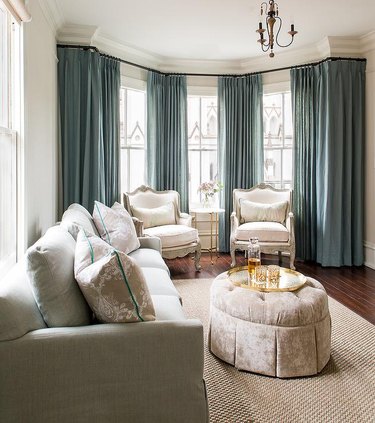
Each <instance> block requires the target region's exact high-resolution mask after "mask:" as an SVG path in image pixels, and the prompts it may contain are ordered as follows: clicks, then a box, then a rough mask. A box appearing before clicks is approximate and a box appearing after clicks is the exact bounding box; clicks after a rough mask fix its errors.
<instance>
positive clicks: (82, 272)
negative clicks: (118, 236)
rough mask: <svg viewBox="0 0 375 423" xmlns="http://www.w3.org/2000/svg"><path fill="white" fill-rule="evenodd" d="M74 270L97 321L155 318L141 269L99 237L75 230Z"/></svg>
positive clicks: (113, 321)
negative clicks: (76, 233)
mask: <svg viewBox="0 0 375 423" xmlns="http://www.w3.org/2000/svg"><path fill="white" fill-rule="evenodd" d="M74 272H75V278H76V280H77V282H78V285H79V287H80V289H81V291H82V293H83V295H84V297H85V299H86V301H87V303H88V304H89V306H90V308H91V310H92V311H93V312H94V314H95V316H96V318H97V319H98V321H100V322H102V323H129V322H144V321H150V320H155V310H154V305H153V303H152V299H151V295H150V293H149V290H148V287H147V284H146V280H145V278H144V276H143V273H142V270H141V268H140V267H139V266H138V264H137V263H136V262H135V260H134V259H132V258H131V257H129V256H127V255H126V254H124V253H123V252H121V251H117V250H115V249H113V248H112V247H111V246H110V245H109V244H107V243H106V242H105V241H103V240H102V239H100V238H99V237H97V236H95V235H92V234H86V233H85V232H84V231H80V232H79V234H78V237H77V246H76V253H75V263H74Z"/></svg>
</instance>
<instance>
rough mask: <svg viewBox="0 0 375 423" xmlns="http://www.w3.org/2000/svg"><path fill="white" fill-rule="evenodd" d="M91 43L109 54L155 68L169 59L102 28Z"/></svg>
mask: <svg viewBox="0 0 375 423" xmlns="http://www.w3.org/2000/svg"><path fill="white" fill-rule="evenodd" d="M91 45H93V46H95V47H97V48H98V49H99V50H101V51H103V52H105V53H107V54H109V55H112V56H116V57H118V58H120V59H123V60H126V61H129V62H134V63H137V64H140V65H142V66H147V67H152V68H155V69H159V66H160V65H161V64H162V63H164V62H165V61H166V60H168V59H167V58H165V57H163V56H160V55H157V54H154V53H150V52H148V51H146V50H142V49H140V48H137V47H133V46H131V45H129V44H125V43H123V42H121V41H119V40H117V39H115V38H113V37H111V36H109V35H108V34H105V33H103V32H102V31H101V30H100V29H99V30H98V31H97V32H96V33H95V34H94V36H93V37H92V40H91Z"/></svg>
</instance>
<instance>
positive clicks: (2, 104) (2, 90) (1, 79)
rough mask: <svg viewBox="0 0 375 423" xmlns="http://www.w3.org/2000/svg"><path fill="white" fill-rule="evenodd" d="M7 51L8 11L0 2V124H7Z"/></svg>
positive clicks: (5, 125) (6, 125)
mask: <svg viewBox="0 0 375 423" xmlns="http://www.w3.org/2000/svg"><path fill="white" fill-rule="evenodd" d="M8 68H9V51H8V13H7V12H6V10H5V9H4V8H3V6H2V5H1V2H0V126H4V127H8V125H9V118H8V112H9V98H8V86H9V74H8Z"/></svg>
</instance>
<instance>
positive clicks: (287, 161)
mask: <svg viewBox="0 0 375 423" xmlns="http://www.w3.org/2000/svg"><path fill="white" fill-rule="evenodd" d="M292 176H293V151H292V150H291V149H284V150H283V181H291V180H292Z"/></svg>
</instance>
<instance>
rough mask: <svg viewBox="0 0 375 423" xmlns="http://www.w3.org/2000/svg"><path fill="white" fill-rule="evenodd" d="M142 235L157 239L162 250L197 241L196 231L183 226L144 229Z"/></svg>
mask: <svg viewBox="0 0 375 423" xmlns="http://www.w3.org/2000/svg"><path fill="white" fill-rule="evenodd" d="M144 233H145V234H146V235H149V236H157V237H159V238H160V240H161V245H162V247H163V248H169V247H180V246H182V245H188V244H191V243H192V242H197V240H198V231H197V230H196V229H195V228H191V227H190V226H185V225H165V226H156V227H155V228H148V229H145V230H144Z"/></svg>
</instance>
